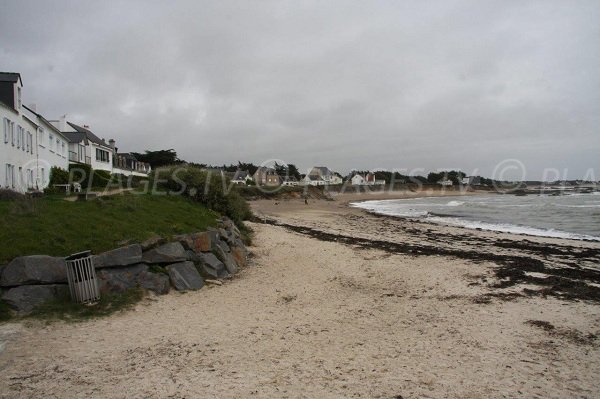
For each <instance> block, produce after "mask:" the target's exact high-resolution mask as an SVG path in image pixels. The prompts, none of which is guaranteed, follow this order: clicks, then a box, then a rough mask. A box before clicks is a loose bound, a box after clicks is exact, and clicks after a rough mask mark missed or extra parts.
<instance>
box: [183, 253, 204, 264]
mask: <svg viewBox="0 0 600 399" xmlns="http://www.w3.org/2000/svg"><path fill="white" fill-rule="evenodd" d="M185 255H186V260H189V261H190V262H193V263H194V264H195V265H196V266H197V265H198V264H201V263H203V262H204V260H203V258H202V256H200V254H198V253H196V252H194V251H192V250H191V249H188V250H187V251H185Z"/></svg>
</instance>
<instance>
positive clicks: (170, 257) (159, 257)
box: [142, 242, 187, 263]
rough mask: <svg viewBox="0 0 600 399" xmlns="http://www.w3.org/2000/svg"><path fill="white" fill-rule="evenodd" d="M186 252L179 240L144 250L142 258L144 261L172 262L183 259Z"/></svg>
mask: <svg viewBox="0 0 600 399" xmlns="http://www.w3.org/2000/svg"><path fill="white" fill-rule="evenodd" d="M186 258H187V254H186V252H185V248H183V245H181V243H180V242H170V243H168V244H164V245H161V246H160V247H158V248H154V249H151V250H149V251H148V252H144V254H143V256H142V260H143V262H145V263H174V262H181V261H185V260H186Z"/></svg>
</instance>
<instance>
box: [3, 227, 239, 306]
mask: <svg viewBox="0 0 600 399" xmlns="http://www.w3.org/2000/svg"><path fill="white" fill-rule="evenodd" d="M218 226H219V227H218V228H209V229H208V230H207V231H204V232H197V233H192V234H183V235H179V236H176V237H174V238H173V240H172V241H171V242H167V240H166V239H164V238H162V237H153V238H150V239H148V240H146V241H144V242H142V243H137V244H131V245H127V246H124V247H120V248H116V249H113V250H111V251H107V252H104V253H101V254H99V255H94V256H93V263H94V267H95V269H96V275H97V277H98V280H99V285H100V293H101V295H107V294H118V293H123V292H125V291H126V290H128V289H130V288H135V287H141V288H144V289H146V290H149V291H153V292H155V293H156V294H159V295H163V294H167V293H168V292H169V291H170V289H171V288H174V289H175V290H178V291H185V290H198V289H200V288H202V287H203V286H204V282H205V280H206V279H209V280H217V279H222V278H227V277H229V276H231V275H233V274H235V273H237V271H238V270H239V269H240V268H242V267H245V266H246V264H247V260H248V250H247V248H246V246H245V245H244V243H243V241H242V238H241V234H240V231H239V230H238V228H237V227H236V226H235V224H234V223H233V222H232V221H231V220H229V219H227V218H221V219H219V223H218ZM0 287H2V288H1V295H2V296H1V298H2V299H3V300H4V301H5V302H6V303H7V304H8V305H9V306H10V307H11V308H12V309H14V310H15V311H16V312H17V313H19V314H26V313H28V312H31V311H32V310H33V309H34V308H35V307H36V306H38V305H40V304H42V303H43V302H45V301H48V300H51V299H55V298H59V297H61V296H68V295H69V287H68V284H67V272H66V264H65V260H64V258H59V257H52V256H46V255H33V256H22V257H18V258H15V259H13V260H12V261H11V262H10V263H9V264H8V265H6V266H5V267H3V268H2V269H0Z"/></svg>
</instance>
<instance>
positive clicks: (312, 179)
mask: <svg viewBox="0 0 600 399" xmlns="http://www.w3.org/2000/svg"><path fill="white" fill-rule="evenodd" d="M301 183H302V185H303V186H326V185H327V182H326V181H325V180H323V179H322V178H321V177H320V176H316V175H310V174H309V175H306V176H304V178H303V179H302V182H301Z"/></svg>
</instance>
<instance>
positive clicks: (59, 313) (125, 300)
mask: <svg viewBox="0 0 600 399" xmlns="http://www.w3.org/2000/svg"><path fill="white" fill-rule="evenodd" d="M142 298H144V290H143V289H141V288H132V289H130V290H128V291H126V292H124V293H123V294H115V295H103V296H102V298H101V299H100V301H98V302H97V303H95V304H92V305H83V304H77V303H74V302H72V301H71V299H70V298H69V297H68V296H67V297H65V298H61V299H56V300H53V301H48V302H46V303H44V304H42V305H40V306H38V307H36V308H35V309H34V310H33V312H31V313H30V314H29V315H27V316H25V317H24V318H33V319H42V320H47V321H54V320H64V321H73V322H77V321H84V320H89V319H93V318H96V317H103V316H109V315H111V314H113V313H115V312H118V311H121V310H127V309H130V308H131V307H133V306H134V305H135V304H136V303H138V302H139V301H141V300H142Z"/></svg>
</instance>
